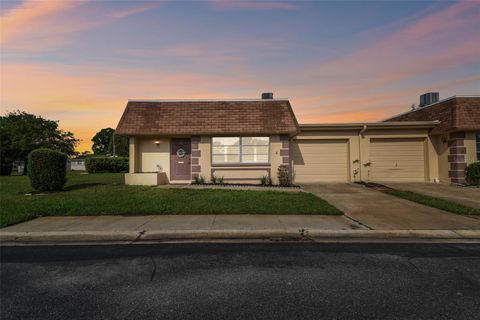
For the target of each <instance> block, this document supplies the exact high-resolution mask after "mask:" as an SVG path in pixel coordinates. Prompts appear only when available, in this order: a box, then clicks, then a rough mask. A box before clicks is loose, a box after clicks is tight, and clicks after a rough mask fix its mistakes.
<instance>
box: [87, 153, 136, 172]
mask: <svg viewBox="0 0 480 320" xmlns="http://www.w3.org/2000/svg"><path fill="white" fill-rule="evenodd" d="M85 169H87V172H88V173H102V172H113V173H115V172H127V171H128V158H125V157H113V158H110V157H91V158H88V159H86V160H85Z"/></svg>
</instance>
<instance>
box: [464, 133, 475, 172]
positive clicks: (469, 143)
mask: <svg viewBox="0 0 480 320" xmlns="http://www.w3.org/2000/svg"><path fill="white" fill-rule="evenodd" d="M464 144H465V147H466V149H467V154H466V155H465V162H466V163H467V165H469V164H471V163H473V162H477V161H478V160H477V142H476V137H475V132H467V133H466V135H465V142H464Z"/></svg>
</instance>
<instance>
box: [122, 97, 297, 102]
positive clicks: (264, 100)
mask: <svg viewBox="0 0 480 320" xmlns="http://www.w3.org/2000/svg"><path fill="white" fill-rule="evenodd" d="M243 101H245V102H248V101H262V102H269V101H289V98H274V99H128V102H243Z"/></svg>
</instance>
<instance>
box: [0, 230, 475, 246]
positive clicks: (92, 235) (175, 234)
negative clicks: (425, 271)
mask: <svg viewBox="0 0 480 320" xmlns="http://www.w3.org/2000/svg"><path fill="white" fill-rule="evenodd" d="M242 239H245V240H255V239H258V240H295V241H322V240H328V239H331V240H342V241H345V240H346V241H348V240H352V241H354V240H356V239H363V240H368V239H371V240H376V241H378V240H386V241H388V240H416V239H417V240H426V239H434V240H441V239H445V240H480V230H320V229H318V230H317V229H313V230H296V229H287V230H285V229H279V230H271V229H269V230H244V229H239V230H150V231H51V232H9V231H5V232H2V231H0V242H2V243H37V242H40V243H41V242H53V243H55V242H70V243H75V242H107V241H112V242H115V241H118V242H142V241H147V242H149V241H172V240H173V241H182V240H184V241H189V240H197V241H202V240H204V241H208V240H240V241H241V240H242Z"/></svg>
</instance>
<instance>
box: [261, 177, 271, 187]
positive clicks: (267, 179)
mask: <svg viewBox="0 0 480 320" xmlns="http://www.w3.org/2000/svg"><path fill="white" fill-rule="evenodd" d="M260 184H261V185H262V186H264V187H269V186H271V185H272V179H270V177H268V176H263V177H261V178H260Z"/></svg>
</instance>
